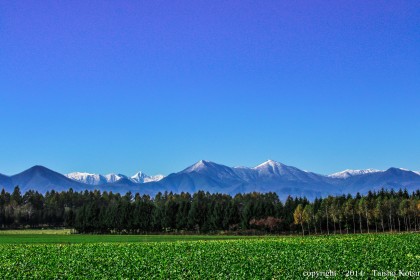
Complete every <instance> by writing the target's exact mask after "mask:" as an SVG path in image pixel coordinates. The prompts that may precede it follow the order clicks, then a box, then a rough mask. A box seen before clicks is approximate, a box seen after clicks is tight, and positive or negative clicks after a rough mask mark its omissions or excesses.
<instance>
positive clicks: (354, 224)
mask: <svg viewBox="0 0 420 280" xmlns="http://www.w3.org/2000/svg"><path fill="white" fill-rule="evenodd" d="M353 233H356V220H355V219H354V211H353Z"/></svg>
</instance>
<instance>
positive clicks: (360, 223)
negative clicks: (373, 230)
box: [359, 214, 362, 233]
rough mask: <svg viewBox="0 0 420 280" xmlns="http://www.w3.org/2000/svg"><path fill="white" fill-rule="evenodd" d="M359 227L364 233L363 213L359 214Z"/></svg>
mask: <svg viewBox="0 0 420 280" xmlns="http://www.w3.org/2000/svg"><path fill="white" fill-rule="evenodd" d="M359 227H360V233H362V214H359Z"/></svg>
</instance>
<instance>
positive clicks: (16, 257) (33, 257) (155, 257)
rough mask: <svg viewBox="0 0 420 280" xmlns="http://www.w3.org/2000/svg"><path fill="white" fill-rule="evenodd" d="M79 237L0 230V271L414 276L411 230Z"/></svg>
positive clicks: (417, 253) (416, 242)
mask: <svg viewBox="0 0 420 280" xmlns="http://www.w3.org/2000/svg"><path fill="white" fill-rule="evenodd" d="M16 236H18V235H16ZM47 237H48V236H47ZM69 237H72V235H69V236H67V237H66V238H69ZM80 237H81V238H87V240H88V241H87V242H76V243H72V242H70V243H55V242H53V241H51V240H50V241H48V242H45V243H21V244H16V242H13V240H12V239H13V238H12V237H11V235H2V236H0V239H2V238H7V240H6V239H5V240H4V241H2V242H0V259H1V262H0V278H1V279H16V278H18V279H21V278H27V279H31V278H33V279H51V278H60V279H69V278H70V279H114V278H118V279H121V278H123V279H312V278H319V279H323V278H326V275H327V274H328V273H329V275H332V276H333V277H330V278H333V279H345V278H346V279H373V278H378V279H394V278H393V277H379V276H375V274H374V273H382V272H387V273H391V272H396V273H399V271H402V273H408V274H406V276H407V275H408V276H407V277H408V278H407V279H416V278H418V277H415V276H414V277H413V276H412V275H415V273H416V272H418V271H419V270H420V235H419V234H415V233H411V234H370V235H336V236H317V237H258V238H240V239H233V237H232V238H224V239H221V240H203V238H201V240H200V238H199V236H197V237H195V240H194V239H192V238H191V239H183V240H182V238H183V237H182V236H171V238H173V239H172V240H167V241H162V240H160V241H162V242H149V241H148V240H146V242H141V241H142V240H141V239H138V240H137V241H135V240H125V239H124V236H116V239H115V240H113V242H110V241H109V240H108V239H106V238H105V239H104V240H105V241H104V240H102V241H100V240H101V237H102V236H96V238H97V239H96V240H97V241H96V242H91V241H89V236H86V235H80ZM17 238H18V237H17ZM63 238H64V237H63ZM118 238H120V242H118V241H117V239H118ZM138 238H141V236H138ZM176 238H178V240H175V239H176ZM204 239H205V237H204ZM20 241H22V240H20ZM138 241H140V242H138ZM168 241H170V242H168ZM375 271H376V272H375ZM316 273H318V274H316ZM333 273H335V274H333ZM317 275H318V276H319V277H317ZM346 275H348V276H350V277H346ZM397 275H398V274H397ZM410 275H411V276H410ZM397 277H398V276H397ZM400 278H401V277H398V279H400ZM395 279H397V278H395Z"/></svg>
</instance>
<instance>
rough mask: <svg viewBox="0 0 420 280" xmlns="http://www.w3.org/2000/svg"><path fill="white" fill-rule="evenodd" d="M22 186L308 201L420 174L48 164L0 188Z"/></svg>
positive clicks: (417, 184) (1, 181) (413, 183)
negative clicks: (151, 172) (96, 170)
mask: <svg viewBox="0 0 420 280" xmlns="http://www.w3.org/2000/svg"><path fill="white" fill-rule="evenodd" d="M17 185H18V186H19V187H20V189H21V191H22V192H25V191H27V190H29V189H33V190H37V191H39V192H42V193H45V192H46V191H49V190H52V189H54V190H56V191H62V190H67V189H69V188H72V189H73V190H75V191H82V190H86V189H87V190H93V189H99V190H101V191H113V192H120V193H125V192H127V191H131V192H133V193H137V192H139V193H141V194H150V195H155V194H156V193H158V192H164V191H172V192H176V193H180V192H190V193H193V192H196V191H198V190H205V191H209V192H212V193H215V192H220V193H227V194H231V195H235V194H237V193H245V192H253V191H257V192H276V193H277V194H278V195H279V196H280V197H286V196H287V195H292V196H306V197H307V198H309V199H313V198H315V197H323V196H327V195H338V194H347V193H351V194H355V193H357V192H360V193H366V192H368V191H369V190H378V189H380V188H385V189H394V190H397V189H400V188H402V189H404V188H405V189H407V190H408V191H415V190H418V189H419V188H420V172H415V171H409V170H406V169H402V168H394V167H391V168H389V169H387V170H376V169H366V170H344V171H342V172H338V173H334V174H331V175H320V174H317V173H313V172H308V171H303V170H300V169H298V168H296V167H292V166H288V165H285V164H282V163H280V162H276V161H273V160H268V161H266V162H264V163H262V164H260V165H258V166H256V167H252V168H250V167H228V166H226V165H222V164H217V163H214V162H211V161H205V160H201V161H199V162H197V163H195V164H193V165H191V166H189V167H187V168H185V169H184V170H182V171H180V172H177V173H172V174H170V175H168V176H166V177H164V176H162V175H156V176H148V175H146V174H144V173H142V172H138V173H136V174H135V175H133V176H131V177H128V176H126V175H122V174H108V175H101V174H91V173H85V172H74V173H69V174H65V175H62V174H60V173H57V172H55V171H53V170H50V169H48V168H46V167H43V166H34V167H31V168H30V169H28V170H26V171H23V172H22V173H19V174H16V175H13V176H6V175H3V174H0V188H5V189H6V190H8V191H11V190H12V189H13V187H14V186H17Z"/></svg>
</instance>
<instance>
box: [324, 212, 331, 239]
mask: <svg viewBox="0 0 420 280" xmlns="http://www.w3.org/2000/svg"><path fill="white" fill-rule="evenodd" d="M325 214H326V216H327V233H328V235H330V227H329V225H328V210H327V209H326V208H325Z"/></svg>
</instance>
